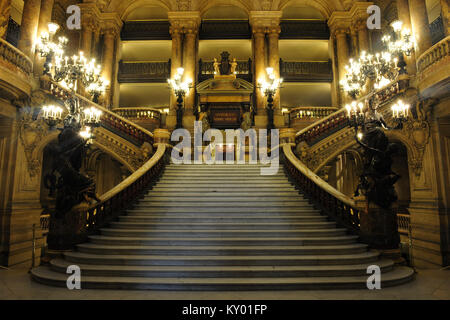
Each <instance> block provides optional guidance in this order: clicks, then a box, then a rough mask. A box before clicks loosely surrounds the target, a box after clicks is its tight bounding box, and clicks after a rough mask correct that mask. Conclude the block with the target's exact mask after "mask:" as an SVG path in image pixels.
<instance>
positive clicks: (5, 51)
mask: <svg viewBox="0 0 450 320" xmlns="http://www.w3.org/2000/svg"><path fill="white" fill-rule="evenodd" d="M0 57H1V59H2V60H3V61H6V62H9V63H10V64H12V65H14V66H15V67H17V68H18V69H19V70H21V71H22V72H23V73H24V74H25V75H27V76H30V75H31V72H32V71H33V62H31V60H30V59H29V58H28V57H27V56H26V55H25V54H24V53H22V52H21V51H20V50H19V49H17V48H15V47H14V46H12V45H11V44H9V43H8V42H6V41H5V40H3V39H0Z"/></svg>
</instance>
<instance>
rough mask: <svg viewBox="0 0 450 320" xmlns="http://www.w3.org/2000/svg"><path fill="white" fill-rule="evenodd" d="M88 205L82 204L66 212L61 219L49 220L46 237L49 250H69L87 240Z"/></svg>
mask: <svg viewBox="0 0 450 320" xmlns="http://www.w3.org/2000/svg"><path fill="white" fill-rule="evenodd" d="M88 209H89V204H88V203H87V202H82V203H80V204H79V205H76V206H75V207H73V208H72V209H71V210H70V211H69V212H67V213H66V214H65V215H64V217H63V218H56V217H53V216H52V217H51V218H50V229H49V233H48V235H47V243H48V249H49V250H53V251H54V250H71V249H73V247H74V246H75V245H76V244H78V243H82V242H85V241H86V240H87V236H88V235H87V230H86V222H87V210H88Z"/></svg>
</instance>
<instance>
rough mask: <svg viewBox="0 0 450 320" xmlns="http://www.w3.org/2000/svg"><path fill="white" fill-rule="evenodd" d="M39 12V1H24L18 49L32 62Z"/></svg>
mask: <svg viewBox="0 0 450 320" xmlns="http://www.w3.org/2000/svg"><path fill="white" fill-rule="evenodd" d="M40 10H41V0H25V2H24V6H23V12H22V23H21V25H20V40H19V44H18V48H19V50H21V51H22V52H23V53H25V54H26V55H27V56H28V57H29V58H30V59H32V60H33V59H34V49H35V48H34V46H35V42H36V33H37V29H38V24H39V12H40Z"/></svg>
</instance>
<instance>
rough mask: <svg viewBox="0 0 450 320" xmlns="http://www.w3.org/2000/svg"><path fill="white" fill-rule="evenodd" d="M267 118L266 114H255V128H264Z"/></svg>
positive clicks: (267, 121)
mask: <svg viewBox="0 0 450 320" xmlns="http://www.w3.org/2000/svg"><path fill="white" fill-rule="evenodd" d="M268 123H269V119H268V117H267V115H255V127H256V129H266V128H267V124H268Z"/></svg>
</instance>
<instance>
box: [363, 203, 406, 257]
mask: <svg viewBox="0 0 450 320" xmlns="http://www.w3.org/2000/svg"><path fill="white" fill-rule="evenodd" d="M355 202H356V206H357V207H358V209H359V210H360V239H361V241H362V242H364V243H367V244H368V245H369V246H370V247H371V248H374V249H380V250H392V249H398V247H399V243H400V236H399V234H398V226H397V207H396V206H395V204H394V205H393V206H392V207H391V208H389V209H384V208H381V207H379V206H377V205H376V204H373V203H367V201H366V198H365V197H362V196H361V197H357V198H356V199H355Z"/></svg>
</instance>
